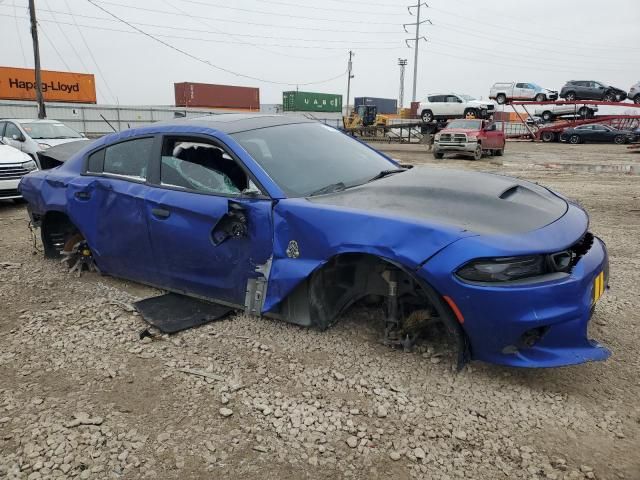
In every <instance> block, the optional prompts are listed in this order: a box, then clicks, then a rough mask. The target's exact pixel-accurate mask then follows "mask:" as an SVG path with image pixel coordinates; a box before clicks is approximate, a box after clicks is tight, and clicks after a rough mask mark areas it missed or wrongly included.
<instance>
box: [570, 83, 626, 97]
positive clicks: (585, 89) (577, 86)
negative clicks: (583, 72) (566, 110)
mask: <svg viewBox="0 0 640 480" xmlns="http://www.w3.org/2000/svg"><path fill="white" fill-rule="evenodd" d="M560 98H564V99H565V100H567V101H569V102H573V101H574V100H603V101H605V102H621V101H623V100H624V99H625V98H627V92H625V91H624V90H621V89H620V88H616V87H612V86H611V85H606V84H604V83H602V82H594V81H593V80H569V81H568V82H567V83H565V85H564V87H562V90H560Z"/></svg>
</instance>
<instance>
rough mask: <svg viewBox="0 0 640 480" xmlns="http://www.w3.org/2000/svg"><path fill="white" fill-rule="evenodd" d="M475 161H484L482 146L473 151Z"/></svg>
mask: <svg viewBox="0 0 640 480" xmlns="http://www.w3.org/2000/svg"><path fill="white" fill-rule="evenodd" d="M473 159H474V160H480V159H482V145H480V144H478V146H477V147H476V149H475V150H474V151H473Z"/></svg>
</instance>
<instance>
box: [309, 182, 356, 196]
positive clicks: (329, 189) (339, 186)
mask: <svg viewBox="0 0 640 480" xmlns="http://www.w3.org/2000/svg"><path fill="white" fill-rule="evenodd" d="M345 188H347V186H346V185H345V184H344V182H337V183H332V184H331V185H327V186H326V187H322V188H319V189H318V190H316V191H314V192H311V193H310V194H309V195H308V196H309V197H313V196H314V195H322V194H325V193H333V192H338V191H340V190H344V189H345Z"/></svg>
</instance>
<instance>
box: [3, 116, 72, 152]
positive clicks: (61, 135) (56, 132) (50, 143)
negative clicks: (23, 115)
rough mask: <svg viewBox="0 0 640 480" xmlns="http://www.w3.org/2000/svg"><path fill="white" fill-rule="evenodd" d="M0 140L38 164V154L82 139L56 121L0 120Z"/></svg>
mask: <svg viewBox="0 0 640 480" xmlns="http://www.w3.org/2000/svg"><path fill="white" fill-rule="evenodd" d="M0 138H1V139H2V141H3V142H4V143H5V144H7V145H11V146H12V147H15V148H17V149H18V150H20V151H22V152H24V153H26V154H28V155H30V156H31V157H32V158H33V159H34V160H35V161H36V162H38V155H37V154H38V152H41V151H43V150H46V149H47V148H50V147H54V146H56V145H61V144H63V143H67V142H75V141H77V140H80V139H82V138H84V137H83V136H82V134H80V133H78V132H76V131H75V130H73V129H72V128H69V127H67V126H66V125H65V124H64V123H62V122H59V121H57V120H37V119H36V120H32V119H0Z"/></svg>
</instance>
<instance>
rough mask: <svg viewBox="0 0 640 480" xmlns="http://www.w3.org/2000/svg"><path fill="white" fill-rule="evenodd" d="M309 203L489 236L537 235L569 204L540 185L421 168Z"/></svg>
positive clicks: (318, 197)
mask: <svg viewBox="0 0 640 480" xmlns="http://www.w3.org/2000/svg"><path fill="white" fill-rule="evenodd" d="M309 201H311V202H314V203H319V204H326V205H333V206H341V207H345V208H349V209H357V210H368V211H370V212H371V213H372V214H374V213H379V214H382V215H386V216H393V217H405V218H407V217H410V218H413V219H415V220H416V221H419V222H427V223H439V224H444V225H447V226H450V227H457V228H459V229H460V230H461V231H470V232H474V233H477V234H486V235H509V234H517V233H524V232H528V231H532V230H537V229H539V228H542V227H544V226H546V225H549V224H550V223H553V222H555V221H556V220H558V219H559V218H560V217H562V216H563V215H564V214H565V213H566V211H567V208H568V205H567V202H565V201H564V200H563V199H561V198H560V197H558V196H557V195H555V194H554V193H552V192H551V191H549V190H547V189H546V188H544V187H541V186H539V185H536V184H534V183H530V182H526V181H523V180H518V179H515V178H511V177H506V176H502V175H493V174H487V173H478V172H469V171H458V170H450V169H440V168H431V167H415V168H412V169H410V170H407V171H405V172H403V173H397V174H394V175H391V176H388V177H385V178H383V179H380V180H376V181H373V182H370V183H367V184H364V185H360V186H358V187H353V188H349V189H347V190H344V191H341V192H336V193H332V194H328V195H321V196H316V197H310V198H309Z"/></svg>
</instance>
